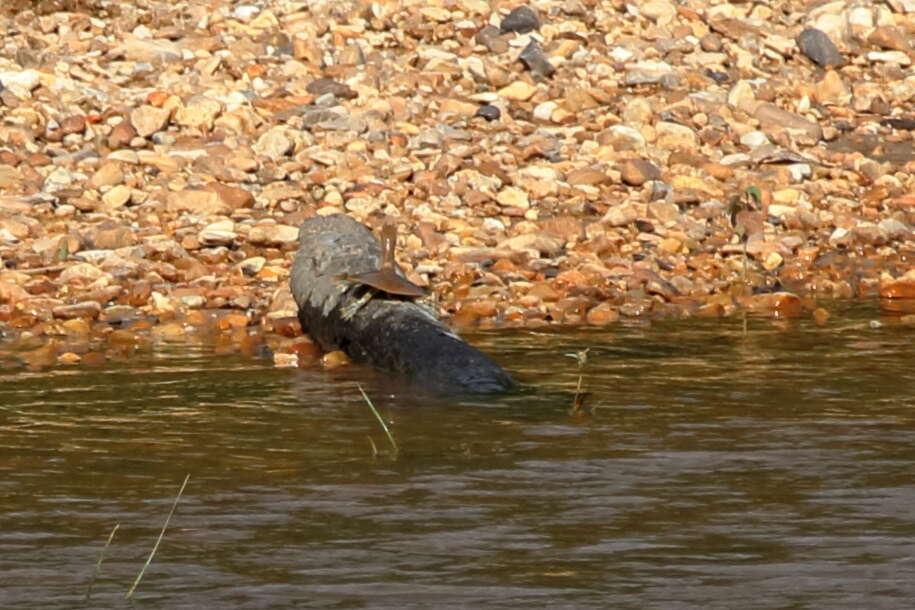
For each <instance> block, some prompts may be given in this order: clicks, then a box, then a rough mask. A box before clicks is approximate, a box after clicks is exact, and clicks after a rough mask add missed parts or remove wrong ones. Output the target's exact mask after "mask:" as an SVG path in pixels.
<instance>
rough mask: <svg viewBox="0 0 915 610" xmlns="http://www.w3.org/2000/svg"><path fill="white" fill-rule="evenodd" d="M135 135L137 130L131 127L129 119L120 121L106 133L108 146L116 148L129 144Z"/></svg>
mask: <svg viewBox="0 0 915 610" xmlns="http://www.w3.org/2000/svg"><path fill="white" fill-rule="evenodd" d="M135 137H137V130H136V129H134V128H133V125H131V124H130V121H121V122H120V123H118V124H117V125H115V126H114V127H113V128H112V129H111V133H110V134H109V135H108V147H109V148H111V149H113V150H117V149H119V148H124V147H125V146H127V145H129V144H130V142H131V141H132V140H133V139H134V138H135Z"/></svg>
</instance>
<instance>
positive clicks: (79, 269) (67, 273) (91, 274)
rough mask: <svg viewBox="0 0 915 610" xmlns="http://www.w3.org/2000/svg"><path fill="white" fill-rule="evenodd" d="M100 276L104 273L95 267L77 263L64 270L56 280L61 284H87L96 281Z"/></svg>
mask: <svg viewBox="0 0 915 610" xmlns="http://www.w3.org/2000/svg"><path fill="white" fill-rule="evenodd" d="M102 275H104V272H103V271H102V270H101V269H99V268H98V267H96V266H95V265H92V264H89V263H79V264H76V265H73V266H72V267H67V268H66V269H64V270H63V271H62V272H61V274H60V276H59V278H58V279H59V280H60V282H61V283H63V284H69V283H71V282H78V283H86V284H88V283H89V282H92V281H94V280H97V279H98V278H100V277H101V276H102Z"/></svg>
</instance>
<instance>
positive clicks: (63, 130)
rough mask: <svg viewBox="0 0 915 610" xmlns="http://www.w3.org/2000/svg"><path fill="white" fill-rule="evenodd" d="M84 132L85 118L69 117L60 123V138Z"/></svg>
mask: <svg viewBox="0 0 915 610" xmlns="http://www.w3.org/2000/svg"><path fill="white" fill-rule="evenodd" d="M84 131H86V117H83V116H71V117H67V118H65V119H64V120H62V121H61V122H60V134H61V135H62V136H69V135H73V134H75V133H83V132H84Z"/></svg>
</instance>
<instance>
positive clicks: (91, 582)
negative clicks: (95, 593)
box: [86, 523, 121, 603]
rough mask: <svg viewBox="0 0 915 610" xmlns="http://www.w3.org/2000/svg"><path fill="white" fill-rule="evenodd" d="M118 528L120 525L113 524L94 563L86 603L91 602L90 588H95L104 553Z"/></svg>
mask: <svg viewBox="0 0 915 610" xmlns="http://www.w3.org/2000/svg"><path fill="white" fill-rule="evenodd" d="M119 527H121V524H120V523H115V524H114V527H113V528H111V533H110V534H108V541H107V542H105V546H104V547H102V552H101V553H99V555H98V561H96V562H95V570H94V571H93V572H92V580H90V581H89V589H88V590H87V591H86V603H89V602H90V601H92V587H93V586H95V581H96V580H97V579H98V575H99V574H101V572H102V562H103V561H105V552H106V551H107V550H108V547H109V546H111V541H112V540H114V535H115V533H116V532H117V531H118V528H119Z"/></svg>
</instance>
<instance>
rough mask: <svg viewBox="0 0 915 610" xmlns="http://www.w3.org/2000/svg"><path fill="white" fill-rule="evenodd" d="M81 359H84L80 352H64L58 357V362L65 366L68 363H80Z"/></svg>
mask: <svg viewBox="0 0 915 610" xmlns="http://www.w3.org/2000/svg"><path fill="white" fill-rule="evenodd" d="M81 360H82V357H81V356H80V355H79V354H76V353H73V352H64V353H62V354H61V355H60V356H58V357H57V363H58V364H63V365H65V366H66V365H70V366H72V365H74V364H79V363H80V361H81Z"/></svg>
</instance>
